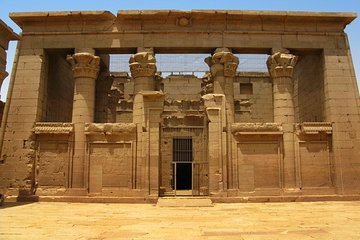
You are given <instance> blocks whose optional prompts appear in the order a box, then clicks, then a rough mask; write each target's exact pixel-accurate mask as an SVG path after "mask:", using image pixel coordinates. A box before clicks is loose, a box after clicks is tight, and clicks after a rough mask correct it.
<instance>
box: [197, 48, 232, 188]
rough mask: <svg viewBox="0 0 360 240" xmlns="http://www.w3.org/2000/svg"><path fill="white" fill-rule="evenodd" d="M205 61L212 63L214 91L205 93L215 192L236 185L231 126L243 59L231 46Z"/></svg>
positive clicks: (211, 179) (210, 88) (211, 81)
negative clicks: (236, 78)
mask: <svg viewBox="0 0 360 240" xmlns="http://www.w3.org/2000/svg"><path fill="white" fill-rule="evenodd" d="M205 62H206V63H207V64H208V65H209V67H210V76H208V78H210V79H208V81H207V83H210V84H212V87H207V88H206V89H207V90H210V91H209V92H207V93H208V94H206V95H205V96H204V97H203V99H204V103H205V108H206V113H207V116H208V119H209V120H210V123H209V181H210V189H209V190H210V193H215V192H217V191H220V192H221V191H222V190H225V189H227V188H229V187H231V186H232V183H231V182H230V181H229V179H232V177H231V175H232V174H231V173H232V170H231V169H232V156H231V153H232V151H231V145H232V144H231V142H232V135H231V130H230V127H231V124H232V123H233V122H234V77H235V75H236V69H237V67H238V65H239V59H238V58H237V57H236V56H235V55H234V54H233V53H232V52H231V51H230V50H229V49H228V48H217V49H216V50H215V52H214V54H213V55H212V56H211V57H208V58H206V59H205ZM210 86H211V85H210ZM211 95H212V96H211ZM214 149H216V150H215V151H214ZM228 174H230V176H228Z"/></svg>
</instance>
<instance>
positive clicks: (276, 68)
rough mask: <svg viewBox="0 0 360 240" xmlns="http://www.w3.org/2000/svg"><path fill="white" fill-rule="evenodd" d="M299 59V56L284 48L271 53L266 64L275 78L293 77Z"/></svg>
mask: <svg viewBox="0 0 360 240" xmlns="http://www.w3.org/2000/svg"><path fill="white" fill-rule="evenodd" d="M297 60H298V57H297V56H295V55H293V54H290V53H289V51H287V50H285V49H283V50H282V52H275V53H274V54H273V55H271V56H270V57H269V58H268V60H267V62H266V64H267V67H268V69H269V73H270V75H271V77H272V78H273V79H274V78H279V77H288V78H292V76H293V72H294V67H295V65H296V63H297Z"/></svg>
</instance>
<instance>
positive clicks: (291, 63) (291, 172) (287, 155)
mask: <svg viewBox="0 0 360 240" xmlns="http://www.w3.org/2000/svg"><path fill="white" fill-rule="evenodd" d="M272 51H273V52H272V53H273V54H272V55H271V56H270V57H269V58H268V60H267V66H268V69H269V73H270V76H271V78H272V80H273V98H274V122H276V123H282V126H283V131H284V135H283V155H284V157H283V166H284V170H283V179H284V185H283V187H284V188H285V189H284V190H285V191H287V192H293V191H295V190H296V189H297V183H296V164H295V143H294V139H295V138H294V123H295V109H294V96H293V92H294V84H293V81H294V80H293V72H294V67H295V65H296V62H297V57H296V56H295V55H292V54H290V53H289V51H288V50H286V49H281V50H279V51H276V50H274V49H273V50H272Z"/></svg>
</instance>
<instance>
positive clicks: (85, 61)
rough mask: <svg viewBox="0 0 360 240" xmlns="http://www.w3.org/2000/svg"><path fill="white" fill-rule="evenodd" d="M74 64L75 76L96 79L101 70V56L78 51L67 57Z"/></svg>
mask: <svg viewBox="0 0 360 240" xmlns="http://www.w3.org/2000/svg"><path fill="white" fill-rule="evenodd" d="M67 60H68V62H70V63H71V65H72V70H73V75H74V78H93V79H96V78H97V77H98V74H99V70H100V58H99V57H98V56H94V55H92V54H90V53H76V54H74V55H72V56H68V57H67Z"/></svg>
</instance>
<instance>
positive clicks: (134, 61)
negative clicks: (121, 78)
mask: <svg viewBox="0 0 360 240" xmlns="http://www.w3.org/2000/svg"><path fill="white" fill-rule="evenodd" d="M138 50H139V52H138V53H135V54H134V55H132V56H131V58H130V60H129V66H130V71H131V76H132V78H133V79H134V94H137V93H138V92H140V91H154V90H155V79H154V77H155V73H156V59H155V56H154V53H153V50H152V49H138Z"/></svg>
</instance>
